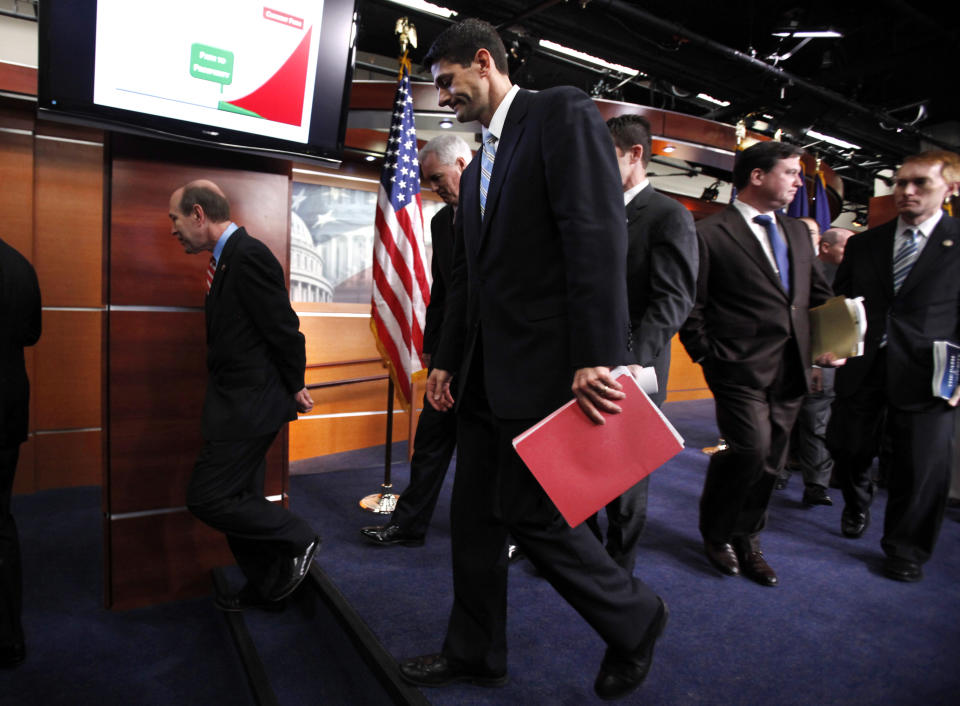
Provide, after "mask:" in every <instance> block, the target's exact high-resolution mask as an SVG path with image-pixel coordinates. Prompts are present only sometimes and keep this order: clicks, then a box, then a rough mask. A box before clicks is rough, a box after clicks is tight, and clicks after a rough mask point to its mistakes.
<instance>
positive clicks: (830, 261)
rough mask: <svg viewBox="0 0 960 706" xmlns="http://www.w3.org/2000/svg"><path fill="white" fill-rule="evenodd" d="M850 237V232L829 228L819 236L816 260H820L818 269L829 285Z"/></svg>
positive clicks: (851, 233) (835, 274)
mask: <svg viewBox="0 0 960 706" xmlns="http://www.w3.org/2000/svg"><path fill="white" fill-rule="evenodd" d="M851 235H853V231H852V230H847V229H846V228H830V229H828V230H827V231H826V232H824V234H823V235H822V236H820V247H819V248H818V251H817V258H818V259H819V260H820V268H821V269H822V270H823V274H824V276H825V277H826V278H827V282H829V283H830V284H833V278H834V277H836V276H837V269H838V268H839V267H840V263H841V262H842V261H843V251H844V249H845V248H846V247H847V239H849V238H850V236H851Z"/></svg>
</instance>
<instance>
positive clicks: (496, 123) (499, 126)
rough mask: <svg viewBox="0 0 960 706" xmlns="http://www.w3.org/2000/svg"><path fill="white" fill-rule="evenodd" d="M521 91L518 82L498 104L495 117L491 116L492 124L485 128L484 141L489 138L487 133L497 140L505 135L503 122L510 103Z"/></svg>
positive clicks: (494, 113)
mask: <svg viewBox="0 0 960 706" xmlns="http://www.w3.org/2000/svg"><path fill="white" fill-rule="evenodd" d="M519 92H520V86H518V85H517V84H513V85H512V86H511V87H510V90H509V91H507V95H505V96H504V97H503V100H502V101H500V105H498V106H497V109H496V110H495V111H494V112H493V117H492V118H490V125H489V126H487V127H485V128H483V140H484V142H486V140H487V135H493V136H494V137H495V138H497V140H499V139H500V136H501V135H503V124H504V123H505V122H506V121H507V113H508V112H509V111H510V105H511V104H512V103H513V99H514V98H516V97H517V93H519Z"/></svg>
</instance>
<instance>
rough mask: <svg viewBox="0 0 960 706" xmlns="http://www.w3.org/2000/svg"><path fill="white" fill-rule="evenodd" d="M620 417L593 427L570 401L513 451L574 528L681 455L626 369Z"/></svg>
mask: <svg viewBox="0 0 960 706" xmlns="http://www.w3.org/2000/svg"><path fill="white" fill-rule="evenodd" d="M614 376H615V377H617V378H618V379H619V382H620V384H621V385H622V386H623V391H624V392H625V393H626V395H627V396H626V398H624V399H622V400H618V401H617V404H618V405H619V406H620V408H621V409H622V410H623V411H622V412H621V413H620V414H610V415H606V414H605V415H604V420H605V421H606V424H594V423H593V422H591V421H590V419H588V418H587V415H586V414H584V413H583V410H581V409H580V405H578V404H577V401H576V400H575V399H573V400H570V401H569V402H568V403H567V404H565V405H563V407H561V408H560V409H558V410H557V411H556V412H554V413H553V414H551V415H549V416H548V417H546V418H545V419H543V420H542V421H540V422H538V423H537V424H535V425H534V426H532V427H530V428H529V429H527V430H526V431H525V432H523V433H522V434H520V435H519V436H518V437H516V438H515V439H514V440H513V447H514V448H515V449H516V450H517V453H518V454H520V458H522V459H523V462H524V463H525V464H527V467H528V468H529V469H530V471H531V472H532V473H533V475H534V476H535V477H536V479H537V481H538V482H539V483H540V485H541V486H542V487H543V489H544V490H545V491H546V493H547V495H549V496H550V499H551V500H553V503H554V504H555V505H556V506H557V509H558V510H559V511H560V514H562V515H563V517H564V519H566V521H567V522H568V523H569V524H570V526H571V527H575V526H577V525H578V524H580V523H581V522H583V521H584V520H585V519H587V518H588V517H590V516H591V515H592V514H593V513H595V512H596V511H597V510H599V509H600V508H602V507H603V506H605V505H606V504H607V503H608V502H610V501H611V500H613V499H614V498H616V497H617V496H619V495H621V494H623V492H624V491H626V490H628V489H630V488H632V487H633V486H634V485H636V483H637V482H638V481H639V480H640V479H642V478H644V477H646V476H647V475H649V474H650V473H651V472H653V471H654V470H656V469H657V468H659V467H660V466H662V465H663V464H664V463H666V462H667V461H669V460H670V459H671V458H673V457H674V456H676V455H677V454H678V453H680V451H681V450H682V449H683V439H682V438H681V436H680V435H679V434H678V433H677V430H676V429H674V428H673V425H672V424H670V422H669V421H667V418H666V417H665V416H663V413H662V412H661V411H660V409H659V408H658V407H657V406H656V405H655V404H654V403H653V402H651V401H650V398H649V397H647V394H646V393H645V392H644V391H643V390H642V389H641V388H640V386H639V385H638V384H637V382H636V381H635V380H634V379H633V377H632V376H631V375H630V373H629V372H628V371H627V370H626V368H618V369H616V370H614Z"/></svg>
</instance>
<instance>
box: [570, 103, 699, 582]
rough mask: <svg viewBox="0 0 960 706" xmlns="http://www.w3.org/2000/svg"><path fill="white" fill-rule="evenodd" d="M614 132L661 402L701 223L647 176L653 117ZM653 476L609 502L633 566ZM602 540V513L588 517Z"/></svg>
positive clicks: (636, 330) (618, 552)
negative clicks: (695, 221)
mask: <svg viewBox="0 0 960 706" xmlns="http://www.w3.org/2000/svg"><path fill="white" fill-rule="evenodd" d="M607 127H608V128H609V129H610V134H611V135H612V136H613V144H614V150H615V151H616V155H617V164H618V165H619V167H620V179H621V182H622V183H623V197H624V205H625V206H626V209H627V300H628V304H629V310H630V329H631V336H632V339H633V354H634V357H635V362H636V364H638V365H640V366H641V367H644V368H649V367H652V368H653V369H654V371H655V372H656V375H657V386H658V391H657V393H656V394H655V395H651V396H650V398H651V399H652V400H653V401H654V402H655V403H656V404H657V406H660V405H662V404H663V401H664V400H665V399H666V398H667V378H668V375H669V373H670V340H671V339H672V338H673V336H674V334H676V333H677V331H679V330H680V326H681V325H682V324H683V322H684V321H686V319H687V314H689V313H690V309H691V308H692V307H693V300H694V297H695V296H696V286H697V262H698V255H697V231H696V228H695V227H694V225H693V217H692V216H691V215H690V212H689V211H687V209H685V208H684V207H683V206H682V205H680V203H679V202H677V201H676V200H675V199H671V198H670V197H669V196H664V195H663V194H661V193H659V192H658V191H657V190H656V189H654V188H653V186H652V185H651V184H650V182H649V180H648V179H647V165H648V164H649V162H650V154H651V152H650V123H649V122H647V119H646V118H644V117H643V116H642V115H621V116H619V117H616V118H611V119H610V120H608V121H607ZM649 483H650V476H647V477H646V478H644V479H643V480H641V481H640V482H639V483H637V484H636V485H635V486H634V487H633V488H631V489H630V490H628V491H627V492H626V493H624V494H623V495H621V496H620V497H619V498H616V499H615V500H613V501H611V502H610V503H608V504H607V508H606V510H607V523H608V527H607V542H606V547H607V551H608V552H609V553H610V556H612V557H613V558H614V559H615V560H616V562H617V563H618V564H620V565H621V566H623V567H624V568H625V569H627V571H630V572H631V573H632V572H633V567H634V563H635V562H636V556H637V542H639V540H640V535H641V534H642V533H643V527H644V525H645V524H646V519H647V490H648V487H649ZM587 522H588V523H589V524H590V529H592V530H593V533H594V534H595V535H596V536H597V539H600V540H601V541H602V535H601V532H600V527H599V524H598V523H597V516H596V515H594V516H593V517H591V518H590V519H588V520H587Z"/></svg>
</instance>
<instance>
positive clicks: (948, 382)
mask: <svg viewBox="0 0 960 706" xmlns="http://www.w3.org/2000/svg"><path fill="white" fill-rule="evenodd" d="M958 382H960V346H957V345H956V344H954V343H950V341H934V342H933V394H934V396H935V397H942V398H943V399H945V400H949V399H950V396H951V395H952V394H953V391H954V390H956V389H957V383H958Z"/></svg>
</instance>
